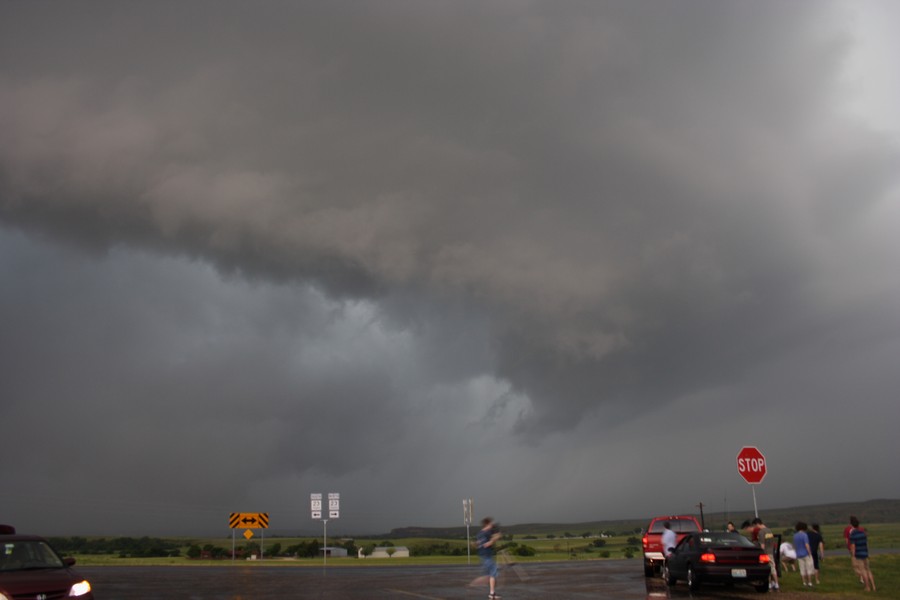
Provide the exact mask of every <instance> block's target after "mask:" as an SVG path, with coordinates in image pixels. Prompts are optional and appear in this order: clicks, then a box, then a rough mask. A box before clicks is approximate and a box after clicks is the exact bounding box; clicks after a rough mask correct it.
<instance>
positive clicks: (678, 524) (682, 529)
mask: <svg viewBox="0 0 900 600" xmlns="http://www.w3.org/2000/svg"><path fill="white" fill-rule="evenodd" d="M668 522H669V525H670V526H671V527H672V531H674V532H675V533H690V532H693V531H700V528H699V527H697V523H695V522H694V520H693V519H668ZM665 524H666V520H663V519H661V520H659V521H654V522H653V524H652V525H650V533H662V532H663V530H664V529H665V527H664V526H665Z"/></svg>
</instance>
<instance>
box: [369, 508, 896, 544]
mask: <svg viewBox="0 0 900 600" xmlns="http://www.w3.org/2000/svg"><path fill="white" fill-rule="evenodd" d="M850 515H856V516H857V517H859V519H860V521H862V522H863V523H900V499H895V500H889V499H880V500H867V501H865V502H842V503H836V504H819V505H810V506H795V507H790V508H776V509H766V510H764V511H761V512H760V516H761V517H763V519H764V520H765V521H766V524H767V525H769V526H770V527H772V528H782V527H790V526H792V525H793V524H794V523H796V522H797V521H806V522H807V523H814V522H815V523H820V524H822V525H844V524H846V523H847V519H848V518H849V516H850ZM654 516H656V515H646V516H644V517H640V518H635V519H619V520H607V521H588V522H581V523H523V524H515V525H509V524H506V523H502V524H501V525H502V529H503V531H504V532H505V533H511V534H513V535H523V534H530V535H556V536H560V535H563V534H564V533H566V532H568V533H571V534H574V535H581V534H582V533H584V532H592V533H594V534H596V533H599V532H601V531H611V532H615V533H617V534H625V533H628V532H634V531H639V530H640V529H641V528H642V527H646V525H647V523H648V522H649V521H650V519H651V518H652V517H654ZM695 516H696V517H697V518H698V519H699V518H700V514H699V513H696V514H695ZM752 518H753V510H752V509H751V510H749V511H742V512H730V513H729V514H728V516H727V518H726V515H725V514H724V513H722V512H712V513H711V512H706V513H704V520H705V522H706V526H707V527H709V528H720V527H722V526H724V524H725V523H726V522H727V521H729V520H731V521H734V522H735V523H736V524H737V525H740V524H741V521H743V520H744V519H752ZM476 526H477V524H476V525H473V527H476ZM365 537H384V538H443V539H465V537H466V528H465V527H400V528H397V529H392V530H391V532H390V533H386V534H383V535H381V536H365Z"/></svg>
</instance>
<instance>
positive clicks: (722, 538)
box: [700, 532, 759, 548]
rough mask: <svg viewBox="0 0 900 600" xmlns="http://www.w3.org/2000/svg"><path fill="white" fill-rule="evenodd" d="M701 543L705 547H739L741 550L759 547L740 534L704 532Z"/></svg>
mask: <svg viewBox="0 0 900 600" xmlns="http://www.w3.org/2000/svg"><path fill="white" fill-rule="evenodd" d="M700 543H701V544H703V545H705V546H739V547H741V548H758V547H759V546H757V545H756V544H754V543H753V542H751V541H750V540H748V539H747V538H745V537H744V536H742V535H740V534H738V533H711V532H704V533H702V534H700Z"/></svg>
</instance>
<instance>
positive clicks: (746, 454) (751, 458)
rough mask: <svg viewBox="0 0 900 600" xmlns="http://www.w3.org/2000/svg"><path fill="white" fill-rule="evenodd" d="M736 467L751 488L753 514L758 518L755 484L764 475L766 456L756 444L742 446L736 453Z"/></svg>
mask: <svg viewBox="0 0 900 600" xmlns="http://www.w3.org/2000/svg"><path fill="white" fill-rule="evenodd" d="M737 468H738V474H740V476H741V477H743V478H744V481H746V482H747V483H749V484H750V485H751V487H752V489H753V514H754V515H755V516H756V518H759V509H758V508H757V507H756V486H757V485H758V484H759V483H760V482H761V481H762V480H763V478H764V477H765V476H766V457H765V456H763V453H762V452H760V451H759V448H757V447H756V446H744V447H743V448H741V451H740V452H738V455H737Z"/></svg>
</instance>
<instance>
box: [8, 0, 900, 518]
mask: <svg viewBox="0 0 900 600" xmlns="http://www.w3.org/2000/svg"><path fill="white" fill-rule="evenodd" d="M898 25H900V5H898V4H897V3H896V2H892V1H890V0H884V1H880V2H879V1H859V0H852V1H847V2H838V3H830V2H823V1H819V0H815V1H792V2H783V1H773V2H766V1H758V2H723V1H719V0H710V1H681V2H661V1H660V2H648V1H633V0H627V1H622V2H576V1H571V2H557V1H548V2H527V1H512V2H509V1H495V2H482V1H474V2H465V1H455V0H454V1H452V2H450V1H448V2H440V1H426V2H422V1H419V0H410V1H378V2H375V1H372V2H342V1H338V2H333V1H322V2H302V3H301V2H280V1H279V2H276V1H264V2H223V1H215V2H212V1H210V2H201V1H192V2H174V1H173V2H153V3H149V2H146V3H140V2H125V3H122V2H73V3H50V2H31V1H15V0H11V1H7V2H2V3H0V131H2V134H0V424H2V431H3V434H2V440H3V443H2V446H3V452H2V458H0V482H2V483H0V522H10V523H12V524H14V525H16V526H17V527H18V528H19V529H20V530H22V531H29V532H35V533H43V534H48V535H53V534H102V535H135V534H141V535H143V534H147V535H154V534H160V535H199V534H207V533H212V534H217V533H221V534H222V535H228V534H229V529H228V514H229V513H230V512H268V513H269V515H270V525H271V530H270V531H271V532H272V533H276V534H277V533H282V534H287V533H291V532H297V531H303V532H310V533H316V532H321V529H322V527H321V523H318V522H315V521H312V519H311V516H310V512H309V494H310V493H312V492H321V493H325V494H327V493H328V492H339V493H340V494H341V500H342V501H341V518H340V520H339V521H338V522H336V523H334V524H332V525H330V526H329V533H331V532H335V533H336V534H337V533H341V532H344V533H365V532H384V531H387V530H388V529H390V528H393V527H401V526H407V525H423V526H431V525H434V526H452V525H462V524H463V514H462V503H461V500H462V499H463V498H467V497H471V498H473V499H474V502H475V512H476V513H477V516H482V515H485V514H491V515H493V516H495V517H496V518H498V519H499V520H500V521H501V522H503V523H525V522H535V521H542V522H576V521H587V520H597V519H619V518H643V517H649V516H652V515H654V514H659V513H679V512H696V509H695V505H696V504H697V503H698V502H700V501H703V502H704V503H705V504H706V506H707V510H710V511H721V510H728V511H729V512H734V513H736V516H735V518H738V517H742V516H744V515H751V514H752V508H753V500H752V495H751V488H750V486H748V485H747V484H746V483H744V481H743V480H742V479H741V478H740V477H739V475H738V473H737V468H736V460H735V458H736V455H737V453H738V451H739V450H740V448H741V447H742V446H744V445H755V446H758V447H759V448H760V449H761V450H762V451H763V453H764V454H765V455H766V457H767V459H768V464H769V466H768V475H767V477H766V479H765V481H764V482H763V483H762V484H761V485H760V486H758V488H757V490H756V491H757V499H758V502H759V506H760V510H761V512H762V513H763V514H764V513H765V509H766V508H779V507H786V506H794V505H799V504H817V503H826V502H836V501H864V500H868V499H874V498H897V497H900V479H898V478H897V466H896V460H897V457H898V455H900V441H898V439H900V438H898V436H897V423H898V422H900V406H898V402H897V401H898V395H900V265H898V262H900V261H898V259H900V235H898V232H900V169H898V165H900V118H898V114H897V111H896V107H897V106H900V86H898V83H897V82H898V79H897V76H896V75H897V73H898V72H900V44H898V42H897V38H896V31H897V27H898ZM270 535H271V534H270Z"/></svg>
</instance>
